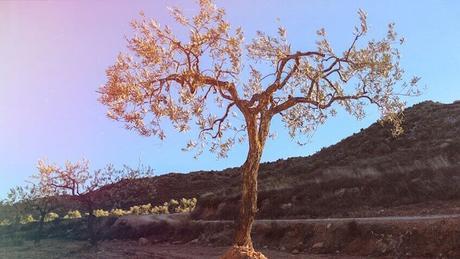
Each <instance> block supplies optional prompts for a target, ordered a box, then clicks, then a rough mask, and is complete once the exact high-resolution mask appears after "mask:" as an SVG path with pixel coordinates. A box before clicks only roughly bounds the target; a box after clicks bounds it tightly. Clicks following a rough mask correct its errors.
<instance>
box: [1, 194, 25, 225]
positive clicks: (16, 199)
mask: <svg viewBox="0 0 460 259" xmlns="http://www.w3.org/2000/svg"><path fill="white" fill-rule="evenodd" d="M25 195H26V192H25V190H24V187H22V186H16V187H13V188H11V189H10V191H9V192H8V194H7V198H6V199H5V200H4V201H3V204H4V207H5V208H7V209H6V210H9V213H7V214H10V218H11V219H12V222H13V223H14V224H15V225H18V224H20V222H21V218H22V216H23V214H24V213H25V211H26V206H25V204H24V202H23V198H24V196H25Z"/></svg>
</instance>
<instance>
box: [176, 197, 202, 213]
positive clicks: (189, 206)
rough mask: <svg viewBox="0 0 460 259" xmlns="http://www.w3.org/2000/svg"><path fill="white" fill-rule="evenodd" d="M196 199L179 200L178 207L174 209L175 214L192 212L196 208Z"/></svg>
mask: <svg viewBox="0 0 460 259" xmlns="http://www.w3.org/2000/svg"><path fill="white" fill-rule="evenodd" d="M196 202H197V200H196V198H192V199H185V198H182V199H180V202H179V207H177V208H176V210H175V212H192V211H193V210H194V209H195V206H196Z"/></svg>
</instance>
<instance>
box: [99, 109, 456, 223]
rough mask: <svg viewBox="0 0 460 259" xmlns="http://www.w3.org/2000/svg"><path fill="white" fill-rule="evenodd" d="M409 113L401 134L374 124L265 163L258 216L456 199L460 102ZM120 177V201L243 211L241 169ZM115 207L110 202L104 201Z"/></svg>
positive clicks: (345, 212) (227, 214) (215, 214)
mask: <svg viewBox="0 0 460 259" xmlns="http://www.w3.org/2000/svg"><path fill="white" fill-rule="evenodd" d="M404 114H405V121H404V125H403V127H404V130H405V132H404V134H403V135H401V136H399V137H396V138H395V137H393V136H392V135H391V132H390V129H389V127H388V126H385V125H381V124H380V123H374V124H372V125H371V126H370V127H368V128H367V129H363V130H361V132H359V133H356V134H354V135H352V136H350V137H348V138H345V139H344V140H342V141H340V142H339V143H337V144H335V145H333V146H330V147H328V148H324V149H322V150H321V151H319V152H317V153H316V154H314V155H312V156H308V157H295V158H289V159H286V160H278V161H275V162H270V163H264V164H262V165H261V167H260V175H259V213H258V217H260V218H289V217H302V218H309V217H327V216H349V215H373V213H376V211H380V212H382V210H383V211H384V210H388V209H390V208H394V207H397V206H408V205H411V204H419V203H428V202H431V203H433V202H434V203H436V202H441V203H442V202H445V201H449V202H456V201H457V200H458V199H459V198H460V188H459V187H460V170H459V169H460V152H459V151H460V102H454V103H452V104H441V103H435V102H431V101H426V102H423V103H420V104H417V105H414V106H412V107H410V108H408V109H406V110H405V113H404ZM119 184H125V185H126V186H127V188H125V192H126V194H124V195H125V197H126V198H125V199H122V200H123V202H121V203H120V206H121V207H128V206H130V205H133V204H139V203H148V202H151V203H152V204H160V203H162V202H164V201H167V200H169V199H172V198H181V197H187V198H188V197H198V208H197V209H196V210H195V215H194V216H195V217H197V218H206V219H215V218H222V219H232V218H234V217H235V215H236V213H237V208H238V199H239V197H238V194H239V184H240V176H239V172H238V168H230V169H226V170H223V171H211V172H206V171H200V172H192V173H188V174H177V173H171V174H167V175H161V176H156V177H152V178H145V179H141V180H137V181H136V182H135V183H129V184H128V183H126V182H125V183H119ZM128 187H129V188H128ZM103 192H104V191H101V194H100V195H103ZM129 197H131V198H129ZM111 206H112V204H110V203H109V202H108V201H107V202H106V204H105V206H104V207H111Z"/></svg>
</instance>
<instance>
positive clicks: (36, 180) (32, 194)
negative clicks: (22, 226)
mask: <svg viewBox="0 0 460 259" xmlns="http://www.w3.org/2000/svg"><path fill="white" fill-rule="evenodd" d="M49 176H50V175H48V174H37V175H34V176H32V181H28V182H27V183H28V184H27V185H26V186H25V187H24V188H22V192H21V201H22V203H23V204H24V205H25V207H26V208H27V210H32V211H36V212H38V216H39V218H38V229H37V234H36V236H35V239H34V243H35V244H39V243H40V240H41V238H42V232H43V224H44V222H45V218H46V215H47V214H48V213H49V212H51V211H52V210H53V209H55V208H56V207H57V206H58V205H59V197H58V195H57V194H58V193H57V192H56V190H55V189H54V188H53V187H52V186H50V185H49V184H48V183H49Z"/></svg>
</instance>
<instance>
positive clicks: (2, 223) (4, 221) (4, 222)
mask: <svg viewBox="0 0 460 259" xmlns="http://www.w3.org/2000/svg"><path fill="white" fill-rule="evenodd" d="M9 225H11V221H10V220H9V219H2V220H0V226H9Z"/></svg>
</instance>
